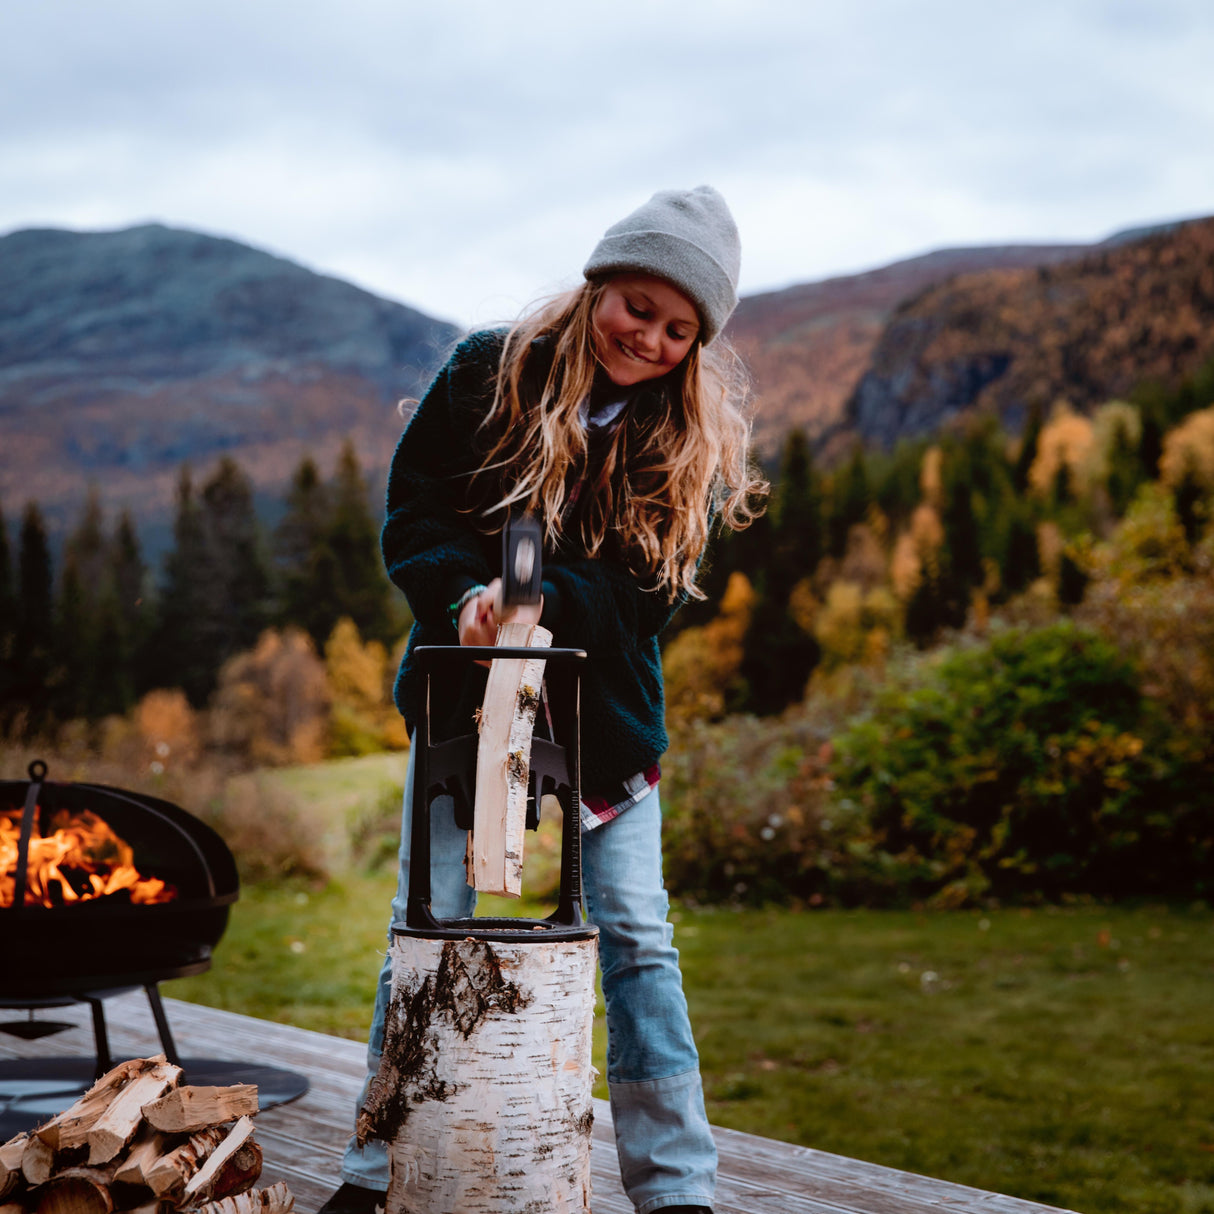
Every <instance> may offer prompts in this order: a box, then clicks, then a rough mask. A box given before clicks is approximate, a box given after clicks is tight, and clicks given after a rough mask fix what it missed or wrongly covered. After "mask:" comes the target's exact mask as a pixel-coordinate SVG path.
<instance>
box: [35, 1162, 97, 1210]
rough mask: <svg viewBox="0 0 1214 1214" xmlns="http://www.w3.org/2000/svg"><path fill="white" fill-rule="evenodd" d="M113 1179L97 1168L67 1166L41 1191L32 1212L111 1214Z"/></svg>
mask: <svg viewBox="0 0 1214 1214" xmlns="http://www.w3.org/2000/svg"><path fill="white" fill-rule="evenodd" d="M110 1179H111V1178H110V1176H109V1174H108V1172H105V1171H99V1170H97V1169H95V1168H64V1169H63V1171H61V1172H57V1173H56V1174H55V1175H54V1176H53V1177H52V1178H51V1180H49V1181H48V1182H47V1183H46V1184H45V1185H43V1186H42V1188H41V1189H39V1190H38V1201H37V1204H36V1205H34V1206H33V1207H32V1209H33V1214H110V1212H111V1211H112V1210H113V1208H114V1196H113V1194H112V1193H111V1192H110Z"/></svg>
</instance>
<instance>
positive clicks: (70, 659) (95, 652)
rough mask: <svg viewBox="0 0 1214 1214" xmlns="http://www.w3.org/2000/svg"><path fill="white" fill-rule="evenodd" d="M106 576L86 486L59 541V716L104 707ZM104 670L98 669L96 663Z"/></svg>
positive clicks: (96, 504)
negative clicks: (75, 518) (74, 520)
mask: <svg viewBox="0 0 1214 1214" xmlns="http://www.w3.org/2000/svg"><path fill="white" fill-rule="evenodd" d="M109 579H110V569H109V562H108V552H107V545H106V543H105V534H104V519H103V515H102V510H101V502H100V499H99V497H98V495H97V491H96V490H95V489H90V491H89V495H88V499H87V500H86V502H85V506H84V512H83V514H82V515H81V518H80V521H79V523H78V524H77V525H76V527H75V529H74V530H73V531H72V532H71V534H70V535H69V536H68V538H67V541H66V543H65V544H64V546H63V572H62V574H61V575H60V579H59V591H58V594H57V595H56V599H55V629H54V646H53V656H52V666H53V668H54V673H53V676H52V684H53V697H54V711H55V715H56V716H57V717H58V718H59V719H60V720H72V719H75V718H77V717H83V718H86V719H88V720H90V721H93V720H97V719H98V717H100V716H102V715H104V713H105V711H107V710H108V707H109V704H108V702H107V695H106V682H107V678H110V677H112V674H113V670H112V665H113V660H114V656H115V655H114V654H113V653H112V652H105V651H104V650H103V648H102V640H101V635H100V632H99V629H98V625H99V623H100V618H101V603H102V600H103V599H104V598H105V597H106V594H107V591H108V584H109ZM102 665H104V666H105V667H106V668H107V673H106V674H105V675H103V674H102V673H101V669H100V667H101V666H102Z"/></svg>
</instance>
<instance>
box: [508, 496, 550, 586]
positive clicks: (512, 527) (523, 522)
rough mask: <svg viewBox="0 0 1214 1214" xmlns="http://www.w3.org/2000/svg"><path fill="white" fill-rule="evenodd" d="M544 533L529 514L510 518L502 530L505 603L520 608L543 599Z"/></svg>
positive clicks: (537, 522)
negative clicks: (541, 590) (541, 593)
mask: <svg viewBox="0 0 1214 1214" xmlns="http://www.w3.org/2000/svg"><path fill="white" fill-rule="evenodd" d="M543 551H544V533H543V530H542V528H541V527H540V524H539V521H538V520H537V519H535V518H533V517H532V516H531V515H530V514H524V515H521V516H520V517H518V518H513V517H512V518H511V519H510V521H509V522H508V523H507V524H506V526H505V528H504V530H503V531H502V603H503V605H504V606H506V607H521V606H524V605H526V604H533V603H538V602H539V601H540V583H541V581H542V580H543V572H544V571H543Z"/></svg>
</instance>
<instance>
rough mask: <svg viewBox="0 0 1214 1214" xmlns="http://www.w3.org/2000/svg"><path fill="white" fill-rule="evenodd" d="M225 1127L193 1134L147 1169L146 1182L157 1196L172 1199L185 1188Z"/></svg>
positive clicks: (146, 1166) (221, 1138)
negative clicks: (171, 1197)
mask: <svg viewBox="0 0 1214 1214" xmlns="http://www.w3.org/2000/svg"><path fill="white" fill-rule="evenodd" d="M224 1133H225V1131H224V1129H223V1127H222V1126H210V1127H209V1128H207V1129H205V1130H200V1131H199V1132H198V1133H197V1134H194V1135H192V1136H191V1138H190V1139H189V1141H188V1142H183V1143H182V1144H181V1145H180V1146H177V1147H174V1148H173V1149H172V1150H171V1151H168V1152H167V1153H166V1154H164V1155H162V1156H161V1157H160V1158H159V1159H156V1160H154V1161H153V1162H152V1163H150V1164H146V1165H145V1166H144V1168H143V1183H144V1184H146V1185H147V1187H148V1188H149V1189H151V1190H152V1192H153V1193H155V1194H156V1196H157V1197H160V1198H168V1197H170V1195H172V1194H176V1193H182V1192H184V1191H185V1186H186V1183H187V1182H188V1181H189V1180H190V1178H191V1177H193V1176H194V1175H195V1174H196V1173H197V1172H198V1170H199V1168H201V1167H202V1165H203V1163H204V1161H205V1160H206V1159H207V1158H208V1157H209V1156H210V1155H211V1153H212V1152H213V1151H214V1150H215V1148H216V1147H218V1146H219V1144H220V1143H221V1142H222V1141H223V1139H224Z"/></svg>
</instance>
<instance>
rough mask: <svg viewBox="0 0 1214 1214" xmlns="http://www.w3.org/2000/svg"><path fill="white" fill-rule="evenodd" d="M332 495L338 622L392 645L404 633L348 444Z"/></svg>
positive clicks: (330, 537)
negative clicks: (347, 621)
mask: <svg viewBox="0 0 1214 1214" xmlns="http://www.w3.org/2000/svg"><path fill="white" fill-rule="evenodd" d="M331 495H332V502H333V515H332V522H331V524H330V527H329V532H328V543H329V548H330V549H331V550H332V553H333V557H334V560H335V562H336V576H335V578H334V582H333V587H332V596H333V598H332V601H333V608H334V612H335V615H336V618H341V617H343V616H344V617H346V618H348V619H351V620H353V621H354V623H355V625H356V626H357V628H358V631H359V633H360V634H361V635H362V636H364V637H366V638H367V639H369V640H377V641H381V642H383V643H385V644H390V643H391V642H392V641H394V640H395V639H396V633H397V631H398V630H399V629H398V627H397V624H398V621H397V620H395V619H394V616H393V609H392V608H393V599H394V595H393V591H392V586H391V583H390V582H389V581H388V575H387V573H386V572H385V570H384V562H383V558H382V556H381V555H380V548H379V527H378V526H377V525H376V523H375V519H374V518H373V517H372V514H371V509H370V505H369V503H368V495H367V482H366V481H365V480H364V478H363V474H362V468H361V467H360V466H359V462H358V455H357V454H356V453H355V450H354V444H353V443H351V442H350V441H349V440H347V441H346V443H345V444H344V445H343V447H342V450H341V456H340V457H339V459H338V462H337V472H336V474H335V475H334V478H333V484H332V489H331Z"/></svg>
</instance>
